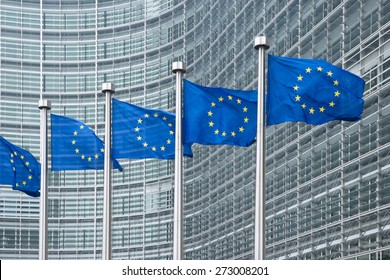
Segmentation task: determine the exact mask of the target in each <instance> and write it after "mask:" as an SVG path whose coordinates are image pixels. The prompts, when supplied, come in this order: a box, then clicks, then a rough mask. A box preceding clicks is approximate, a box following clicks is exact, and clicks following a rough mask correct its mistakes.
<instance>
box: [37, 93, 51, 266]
mask: <svg viewBox="0 0 390 280" xmlns="http://www.w3.org/2000/svg"><path fill="white" fill-rule="evenodd" d="M38 108H39V109H40V110H41V117H40V119H41V131H40V142H41V155H40V158H41V186H40V189H41V191H40V193H41V197H40V205H39V259H40V260H47V255H48V249H47V111H49V110H50V109H51V104H50V101H48V100H46V99H40V100H39V104H38Z"/></svg>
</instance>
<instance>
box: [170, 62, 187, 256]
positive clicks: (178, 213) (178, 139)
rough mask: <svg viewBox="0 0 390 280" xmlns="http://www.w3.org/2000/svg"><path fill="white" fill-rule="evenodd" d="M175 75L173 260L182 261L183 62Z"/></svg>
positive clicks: (175, 63) (175, 68)
mask: <svg viewBox="0 0 390 280" xmlns="http://www.w3.org/2000/svg"><path fill="white" fill-rule="evenodd" d="M172 72H173V73H174V74H176V128H175V197H174V217H173V259H174V260H181V259H183V145H182V125H181V123H182V105H183V101H182V96H183V93H182V84H183V74H184V73H185V72H186V70H185V64H184V62H180V61H179V62H173V65H172Z"/></svg>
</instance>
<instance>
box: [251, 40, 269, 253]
mask: <svg viewBox="0 0 390 280" xmlns="http://www.w3.org/2000/svg"><path fill="white" fill-rule="evenodd" d="M254 47H255V49H257V50H258V51H259V77H258V102H257V134H256V139H257V144H256V200H255V237H254V238H255V244H254V246H255V248H254V259H255V260H265V106H264V105H265V104H264V100H265V98H264V94H265V50H266V49H268V48H269V46H268V42H267V37H265V36H260V37H256V38H255V45H254Z"/></svg>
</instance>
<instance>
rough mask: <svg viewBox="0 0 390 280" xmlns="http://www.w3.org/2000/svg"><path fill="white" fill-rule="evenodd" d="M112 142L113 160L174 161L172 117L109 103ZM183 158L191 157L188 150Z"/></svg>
mask: <svg viewBox="0 0 390 280" xmlns="http://www.w3.org/2000/svg"><path fill="white" fill-rule="evenodd" d="M112 108H113V112H112V115H113V117H112V138H113V148H114V155H115V157H116V158H129V159H144V158H159V159H174V158H175V124H176V120H175V115H174V114H172V113H169V112H166V111H162V110H155V109H148V108H144V107H140V106H136V105H132V104H129V103H126V102H122V101H119V100H116V99H113V100H112ZM184 155H186V156H189V157H192V152H191V146H190V145H184Z"/></svg>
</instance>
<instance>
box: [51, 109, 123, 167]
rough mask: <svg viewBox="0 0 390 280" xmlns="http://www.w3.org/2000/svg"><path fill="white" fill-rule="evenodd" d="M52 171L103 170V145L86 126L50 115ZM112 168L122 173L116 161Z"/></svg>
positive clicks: (63, 117) (69, 119)
mask: <svg viewBox="0 0 390 280" xmlns="http://www.w3.org/2000/svg"><path fill="white" fill-rule="evenodd" d="M51 135H52V137H51V141H52V144H51V145H52V151H51V154H52V170H53V171H58V170H85V169H104V153H105V150H104V143H103V141H102V140H100V139H99V138H98V137H97V136H96V134H95V133H94V132H93V130H91V129H90V128H89V127H88V126H87V125H86V124H84V123H82V122H80V121H78V120H76V119H72V118H69V117H65V116H59V115H55V114H51ZM113 162H114V168H117V169H119V170H121V171H122V166H121V165H120V164H119V163H118V161H117V160H116V159H114V160H113Z"/></svg>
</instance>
